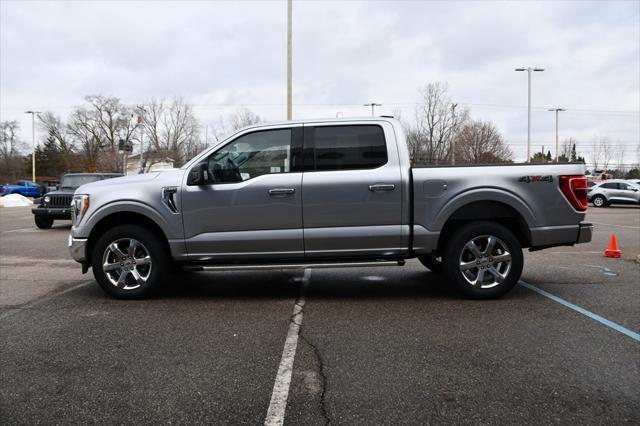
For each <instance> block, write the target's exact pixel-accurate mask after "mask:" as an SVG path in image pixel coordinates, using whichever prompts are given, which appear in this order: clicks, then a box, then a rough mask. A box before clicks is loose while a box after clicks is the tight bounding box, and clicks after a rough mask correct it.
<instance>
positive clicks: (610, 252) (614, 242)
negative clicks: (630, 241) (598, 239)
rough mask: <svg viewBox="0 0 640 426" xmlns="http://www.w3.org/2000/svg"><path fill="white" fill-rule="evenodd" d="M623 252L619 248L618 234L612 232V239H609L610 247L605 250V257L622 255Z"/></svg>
mask: <svg viewBox="0 0 640 426" xmlns="http://www.w3.org/2000/svg"><path fill="white" fill-rule="evenodd" d="M621 255H622V252H621V251H620V249H619V248H618V238H617V237H616V234H611V240H609V247H607V249H606V250H605V251H604V257H620V256H621Z"/></svg>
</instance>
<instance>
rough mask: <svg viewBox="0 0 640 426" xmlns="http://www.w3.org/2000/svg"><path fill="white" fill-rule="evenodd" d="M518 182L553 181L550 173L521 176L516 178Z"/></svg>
mask: <svg viewBox="0 0 640 426" xmlns="http://www.w3.org/2000/svg"><path fill="white" fill-rule="evenodd" d="M518 182H525V183H529V182H553V176H551V175H547V176H522V177H521V178H520V179H518Z"/></svg>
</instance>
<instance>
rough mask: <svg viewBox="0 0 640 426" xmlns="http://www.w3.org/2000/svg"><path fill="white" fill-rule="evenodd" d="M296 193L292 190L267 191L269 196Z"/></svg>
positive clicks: (274, 189)
mask: <svg viewBox="0 0 640 426" xmlns="http://www.w3.org/2000/svg"><path fill="white" fill-rule="evenodd" d="M294 192H296V190H295V189H293V188H273V189H270V190H269V195H287V194H293V193H294Z"/></svg>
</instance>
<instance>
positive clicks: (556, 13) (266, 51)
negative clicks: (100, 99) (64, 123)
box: [0, 1, 640, 158]
mask: <svg viewBox="0 0 640 426" xmlns="http://www.w3.org/2000/svg"><path fill="white" fill-rule="evenodd" d="M0 8H1V13H0V15H1V17H0V115H2V119H18V120H20V122H21V124H22V126H23V138H25V139H29V138H28V133H29V132H28V128H29V126H30V121H29V118H28V117H27V116H25V114H24V113H23V112H24V109H28V108H36V107H37V108H48V109H52V110H54V112H56V113H58V114H62V115H64V114H65V113H66V112H67V111H69V110H70V108H71V107H73V106H74V105H77V104H79V103H81V102H82V97H83V96H85V95H87V94H95V93H102V94H109V95H114V96H118V97H120V98H121V99H122V100H123V101H124V102H128V103H140V102H144V101H146V100H148V99H150V98H152V97H155V98H161V97H172V96H183V97H185V99H186V100H187V101H189V102H192V103H194V104H196V106H197V107H196V111H197V112H198V114H199V116H200V118H201V119H202V120H203V121H205V122H210V123H212V122H214V121H215V120H216V119H217V117H218V116H219V115H220V114H224V113H226V112H230V111H232V110H233V109H234V108H235V107H236V105H240V104H242V105H249V106H250V107H251V109H253V110H254V111H256V112H258V113H259V114H260V115H262V116H264V117H266V118H267V119H269V120H279V119H283V118H284V115H285V105H284V102H285V94H286V93H285V90H286V88H285V87H286V86H285V82H286V74H285V72H286V44H285V43H286V3H284V2H282V1H274V2H264V1H256V2H248V1H247V2H204V1H192V2H162V1H139V2H119V1H101V2H97V1H96V2H52V1H46V2H45V1H43V2H18V1H3V2H1V3H0ZM639 22H640V4H639V3H638V2H626V1H620V2H612V1H607V2H573V1H569V2H546V1H542V2H488V1H487V2H434V1H427V2H414V1H394V2H351V1H350V2H338V1H336V2H331V1H316V2H312V1H309V2H294V102H295V104H296V105H294V112H295V115H296V116H297V117H320V116H328V117H333V116H335V115H336V113H338V112H341V113H342V115H343V116H353V115H366V114H368V110H367V109H366V108H364V107H362V106H361V104H363V103H365V102H368V101H371V100H375V101H377V102H381V103H383V104H385V105H384V106H383V107H382V108H380V109H379V111H380V112H381V113H391V112H392V111H394V110H400V111H402V113H403V115H404V116H405V117H412V116H413V113H412V110H413V108H414V106H413V105H412V103H415V102H417V101H418V100H419V95H418V89H419V88H420V87H422V86H423V85H424V84H425V83H427V82H430V81H436V80H441V81H446V82H448V83H449V87H450V92H451V96H452V98H453V99H454V100H455V101H456V102H460V103H465V102H466V103H470V104H474V105H471V106H470V108H471V112H472V115H473V116H474V117H476V118H478V119H483V120H490V121H493V122H495V123H496V124H497V125H498V127H499V128H500V129H501V131H502V132H503V134H504V136H505V139H506V140H507V141H510V142H512V143H513V144H514V145H513V146H514V150H515V151H516V155H517V156H519V157H520V158H522V155H523V153H524V145H523V141H526V110H525V109H522V108H513V107H510V106H513V105H517V106H524V105H526V101H527V99H526V76H525V75H524V73H516V72H514V71H513V69H514V68H515V67H518V66H528V65H537V66H543V67H545V68H546V71H545V72H544V73H536V75H535V76H534V81H533V104H534V106H538V107H555V106H561V107H565V108H567V109H569V111H567V112H566V113H563V114H562V116H561V130H562V134H563V135H565V136H567V137H568V136H573V137H575V138H578V139H579V140H584V141H588V140H590V139H592V138H593V136H594V134H596V133H597V134H607V135H610V136H611V138H612V139H613V140H620V141H623V142H624V143H628V144H629V145H630V146H631V145H632V144H633V143H636V144H637V143H638V140H640V134H639V133H640V117H639V115H638V114H615V113H606V114H605V113H598V112H586V111H575V109H581V110H615V111H618V110H625V111H627V110H631V111H638V110H640V81H639V78H638V76H639V75H640V41H639V40H640V24H639ZM223 104H224V105H223ZM478 104H490V105H488V106H487V105H484V106H483V105H478ZM505 105H506V106H505ZM572 108H573V109H574V111H572V110H571V109H572ZM533 123H534V129H533V134H534V139H535V140H536V143H538V142H544V143H545V144H546V143H547V142H551V141H554V140H555V124H554V117H553V114H552V113H548V112H546V111H544V110H543V111H534V115H533ZM586 145H588V143H586Z"/></svg>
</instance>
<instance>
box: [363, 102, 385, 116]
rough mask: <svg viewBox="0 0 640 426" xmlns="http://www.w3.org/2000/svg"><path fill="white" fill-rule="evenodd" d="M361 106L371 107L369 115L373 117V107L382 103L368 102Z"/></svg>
mask: <svg viewBox="0 0 640 426" xmlns="http://www.w3.org/2000/svg"><path fill="white" fill-rule="evenodd" d="M362 106H370V107H371V116H372V117H373V116H374V115H375V112H374V108H375V107H377V106H382V104H377V103H375V102H370V103H368V104H363V105H362Z"/></svg>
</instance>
